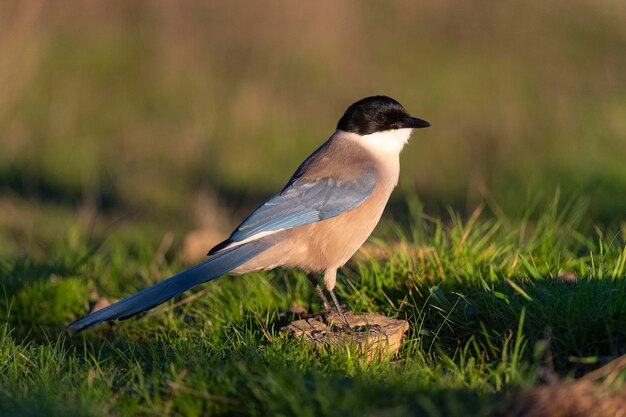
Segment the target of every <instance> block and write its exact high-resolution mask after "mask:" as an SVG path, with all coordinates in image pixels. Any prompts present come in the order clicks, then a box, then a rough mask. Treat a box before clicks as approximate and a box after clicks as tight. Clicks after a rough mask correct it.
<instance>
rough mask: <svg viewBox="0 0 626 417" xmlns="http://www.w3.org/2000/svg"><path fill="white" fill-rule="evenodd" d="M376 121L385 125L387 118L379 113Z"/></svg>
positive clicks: (375, 118)
mask: <svg viewBox="0 0 626 417" xmlns="http://www.w3.org/2000/svg"><path fill="white" fill-rule="evenodd" d="M374 120H376V123H385V122H386V121H387V116H385V115H384V114H382V113H378V114H376V116H375V117H374Z"/></svg>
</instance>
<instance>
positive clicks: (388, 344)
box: [281, 311, 409, 362]
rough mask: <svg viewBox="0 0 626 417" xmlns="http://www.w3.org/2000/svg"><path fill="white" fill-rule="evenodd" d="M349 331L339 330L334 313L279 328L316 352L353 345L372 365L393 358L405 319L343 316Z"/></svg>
mask: <svg viewBox="0 0 626 417" xmlns="http://www.w3.org/2000/svg"><path fill="white" fill-rule="evenodd" d="M345 315H346V319H347V320H348V323H349V324H350V327H351V328H352V331H346V330H343V329H342V323H341V320H340V318H339V316H338V315H337V314H329V315H328V316H326V318H325V320H324V317H322V316H321V315H317V316H314V317H309V318H306V319H302V320H296V321H294V322H293V323H291V324H289V325H288V326H286V327H283V328H282V329H281V335H283V336H291V337H295V338H303V339H304V340H305V341H306V342H308V343H312V344H314V345H315V347H316V348H317V349H318V350H322V349H328V348H331V347H338V346H341V345H349V344H354V345H356V346H358V347H359V351H360V352H361V353H362V354H363V355H364V357H365V358H366V359H367V362H372V361H373V360H375V359H379V360H380V359H383V358H385V357H387V356H395V355H396V354H397V352H398V350H399V349H400V346H401V345H402V339H403V338H404V334H405V333H406V332H407V331H408V330H409V323H408V322H407V321H405V320H398V319H391V318H389V317H385V316H382V315H380V314H373V313H368V314H358V315H357V314H354V313H352V312H351V311H348V312H346V313H345Z"/></svg>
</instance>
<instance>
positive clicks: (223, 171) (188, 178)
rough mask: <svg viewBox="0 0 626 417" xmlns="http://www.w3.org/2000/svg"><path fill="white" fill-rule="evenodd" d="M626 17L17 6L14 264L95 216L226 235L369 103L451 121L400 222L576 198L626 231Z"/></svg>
mask: <svg viewBox="0 0 626 417" xmlns="http://www.w3.org/2000/svg"><path fill="white" fill-rule="evenodd" d="M624 22H626V4H625V3H624V2H623V1H620V0H598V1H580V0H568V1H557V0H554V1H540V0H530V1H528V0H527V1H506V2H493V1H473V2H453V1H447V0H446V1H436V2H426V1H422V2H412V1H397V2H393V3H392V2H378V1H343V2H334V1H318V2H288V1H266V2H251V1H241V0H239V1H228V2H217V1H215V2H198V1H185V2H173V1H122V0H117V1H107V2H102V1H80V2H76V1H34V0H33V1H30V0H29V1H2V2H0V88H1V91H2V92H1V94H0V217H1V220H0V253H3V254H7V253H14V252H20V251H22V252H23V251H36V248H37V247H38V246H37V242H38V241H39V240H40V239H41V236H44V235H46V234H48V235H54V234H56V233H59V232H60V231H62V230H63V229H65V228H66V227H68V225H71V224H73V223H75V222H76V221H77V219H79V221H81V222H83V223H81V224H86V225H89V224H92V223H94V221H93V219H95V218H96V216H95V215H94V213H98V216H97V219H103V218H105V219H106V218H107V216H108V221H109V223H110V222H113V221H115V219H120V218H122V219H123V218H125V216H131V217H132V218H133V221H134V222H146V223H150V224H157V225H158V227H157V229H159V230H160V232H159V233H161V236H162V233H163V231H164V230H168V229H172V230H182V229H187V228H193V227H198V226H202V225H209V226H215V227H218V228H220V229H222V230H224V231H226V232H227V231H228V229H229V227H230V226H233V225H234V224H236V222H237V221H238V220H240V219H241V218H242V216H243V215H244V214H245V212H246V211H247V210H248V209H249V208H250V207H253V206H254V205H255V204H256V203H258V202H259V200H261V199H262V198H263V197H264V196H266V195H268V194H271V193H273V192H275V191H276V190H277V189H279V188H280V187H281V186H282V185H283V184H284V182H285V181H286V180H287V178H288V177H289V176H290V175H291V173H292V172H293V171H294V170H295V168H296V167H297V165H298V164H299V162H300V161H301V160H302V159H303V158H305V157H306V156H307V155H308V154H310V152H312V151H313V150H314V149H315V148H316V147H317V146H318V145H319V144H320V143H322V142H323V141H324V140H325V139H326V138H327V137H328V136H329V135H330V134H331V133H332V131H333V129H334V127H335V124H336V122H337V120H338V118H339V117H340V115H341V113H342V112H343V111H344V109H345V108H346V107H347V106H348V105H349V104H351V103H352V102H353V101H355V100H357V99H360V98H362V97H364V96H367V95H372V94H385V95H389V96H392V97H394V98H396V99H397V100H399V101H400V102H401V103H403V104H404V105H405V107H406V108H407V109H408V110H409V112H411V113H412V114H414V115H416V116H418V117H422V118H424V119H426V120H428V121H430V122H431V123H432V127H431V128H430V129H426V130H421V131H418V132H416V133H415V134H414V136H413V139H412V141H411V143H410V144H409V146H408V147H407V148H405V151H404V153H403V155H402V169H403V172H402V174H401V178H402V179H401V183H400V187H399V189H398V191H397V192H396V194H395V195H394V199H395V202H394V203H393V204H392V210H391V215H392V216H393V210H394V207H395V208H396V209H397V210H401V207H402V202H403V201H404V199H405V198H406V196H413V195H415V194H417V195H418V196H419V197H420V198H421V200H422V201H424V203H425V205H426V210H427V212H428V211H431V212H432V213H437V212H439V211H440V210H444V209H445V207H448V206H452V207H454V208H455V209H458V210H460V211H462V212H463V211H468V210H471V209H472V208H473V207H474V206H475V205H476V204H477V203H479V202H480V201H483V200H484V199H485V200H487V201H488V202H489V204H490V205H492V206H495V205H498V206H500V207H501V208H502V210H503V211H504V212H505V213H514V212H515V211H516V210H518V209H519V207H522V206H525V205H527V203H528V201H529V200H530V201H532V200H534V199H535V197H534V196H536V195H548V196H550V195H552V194H553V193H554V192H555V190H557V189H558V190H560V193H561V195H564V196H566V197H568V198H569V197H576V196H582V197H584V198H586V199H587V200H588V203H589V212H588V213H589V214H588V216H589V219H590V221H591V222H598V223H615V222H620V221H623V220H624V219H626V24H624ZM388 215H389V214H388ZM96 223H97V222H96ZM104 223H106V221H105V222H104ZM216 225H217V226H216ZM42 250H44V249H42Z"/></svg>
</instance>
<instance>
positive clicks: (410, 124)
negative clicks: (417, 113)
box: [401, 116, 430, 129]
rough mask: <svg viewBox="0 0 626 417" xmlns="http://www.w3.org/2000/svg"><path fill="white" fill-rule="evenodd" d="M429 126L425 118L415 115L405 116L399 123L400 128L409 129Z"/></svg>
mask: <svg viewBox="0 0 626 417" xmlns="http://www.w3.org/2000/svg"><path fill="white" fill-rule="evenodd" d="M428 126H430V123H428V122H427V121H426V120H422V119H418V118H417V117H411V116H407V117H405V118H404V120H403V121H402V123H401V128H405V129H406V128H409V129H421V128H424V127H428Z"/></svg>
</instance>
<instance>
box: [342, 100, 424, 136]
mask: <svg viewBox="0 0 626 417" xmlns="http://www.w3.org/2000/svg"><path fill="white" fill-rule="evenodd" d="M428 126H430V123H428V122H427V121H425V120H422V119H418V118H416V117H411V116H409V114H408V113H407V111H406V110H405V109H404V107H402V104H400V103H398V102H397V101H396V100H394V99H392V98H391V97H387V96H372V97H366V98H364V99H362V100H359V101H357V102H356V103H354V104H352V105H351V106H350V107H348V110H346V112H345V113H344V114H343V116H342V117H341V119H339V123H337V129H338V130H343V131H345V132H353V133H358V134H359V135H369V134H371V133H376V132H383V131H385V130H394V129H406V128H409V129H417V128H422V127H428Z"/></svg>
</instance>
